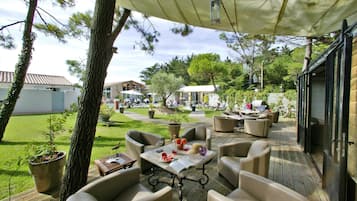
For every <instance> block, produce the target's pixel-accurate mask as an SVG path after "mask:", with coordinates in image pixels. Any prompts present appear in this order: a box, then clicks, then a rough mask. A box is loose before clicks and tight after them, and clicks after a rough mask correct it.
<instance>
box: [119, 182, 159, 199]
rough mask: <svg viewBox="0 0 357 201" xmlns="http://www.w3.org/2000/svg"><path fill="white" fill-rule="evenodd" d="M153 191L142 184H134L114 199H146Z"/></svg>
mask: <svg viewBox="0 0 357 201" xmlns="http://www.w3.org/2000/svg"><path fill="white" fill-rule="evenodd" d="M152 194H153V193H152V192H151V191H150V190H149V189H147V188H146V187H145V186H143V185H141V184H137V185H134V186H132V187H130V188H128V189H127V190H126V191H125V192H123V193H121V194H120V195H119V196H118V197H117V198H116V199H115V200H114V201H129V200H131V201H135V200H136V201H138V200H146V198H148V197H150V196H151V195H152Z"/></svg>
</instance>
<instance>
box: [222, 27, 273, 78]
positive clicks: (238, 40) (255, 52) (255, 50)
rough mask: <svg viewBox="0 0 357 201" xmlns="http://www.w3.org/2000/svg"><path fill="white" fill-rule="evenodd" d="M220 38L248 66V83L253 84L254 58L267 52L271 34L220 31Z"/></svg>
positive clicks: (270, 43) (271, 37)
mask: <svg viewBox="0 0 357 201" xmlns="http://www.w3.org/2000/svg"><path fill="white" fill-rule="evenodd" d="M220 39H221V40H223V41H225V42H226V44H227V47H229V48H231V49H232V50H233V51H235V52H236V53H237V54H238V57H237V59H238V61H240V62H241V63H242V64H243V65H246V66H247V67H248V69H247V70H248V75H249V84H253V76H254V72H255V71H254V67H255V66H256V65H255V58H256V57H257V56H259V55H264V54H266V53H267V52H269V49H270V47H271V45H272V44H273V43H274V41H275V37H274V36H271V35H252V34H245V33H234V34H228V33H221V34H220Z"/></svg>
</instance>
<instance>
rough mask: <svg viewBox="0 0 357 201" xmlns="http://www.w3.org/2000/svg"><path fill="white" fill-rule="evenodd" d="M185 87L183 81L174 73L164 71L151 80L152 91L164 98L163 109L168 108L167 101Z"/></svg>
mask: <svg viewBox="0 0 357 201" xmlns="http://www.w3.org/2000/svg"><path fill="white" fill-rule="evenodd" d="M182 85H183V79H182V78H181V77H176V76H175V75H174V74H172V73H166V72H163V71H160V72H157V73H156V74H155V75H154V76H153V77H152V79H151V86H150V91H152V92H153V93H156V94H157V95H158V96H160V97H161V98H162V102H163V103H162V104H163V107H166V100H167V99H168V98H169V97H170V96H171V95H172V94H174V93H175V92H176V91H177V90H178V89H180V88H181V86H182Z"/></svg>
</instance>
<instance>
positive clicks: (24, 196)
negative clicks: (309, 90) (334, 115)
mask: <svg viewBox="0 0 357 201" xmlns="http://www.w3.org/2000/svg"><path fill="white" fill-rule="evenodd" d="M254 139H256V138H254V137H252V136H250V135H247V134H243V133H239V132H237V133H214V135H213V139H212V149H213V150H216V149H217V146H218V145H219V144H222V143H227V142H232V141H241V140H254ZM263 139H264V140H267V141H268V142H269V144H270V145H271V147H272V153H271V157H270V170H269V178H270V179H272V180H274V181H276V182H279V183H281V184H283V185H285V186H287V187H289V188H292V189H294V190H295V191H297V192H299V193H301V194H302V195H305V196H306V197H308V198H309V199H310V200H311V201H328V198H327V196H326V194H325V192H324V191H323V190H322V189H321V178H320V177H319V175H318V172H317V171H316V169H315V167H314V166H313V164H312V162H311V159H310V158H309V156H308V155H306V154H304V153H303V152H302V151H301V149H300V147H299V146H298V145H297V144H296V126H295V123H294V122H293V121H287V120H283V121H280V122H279V123H277V124H274V125H273V127H272V128H271V131H270V133H269V137H268V138H263ZM207 169H208V171H210V172H209V175H210V182H209V184H208V185H207V187H206V189H203V190H199V189H197V188H196V190H192V189H190V186H189V185H190V184H188V188H187V189H186V192H185V189H184V199H185V200H189V201H190V200H195V201H197V200H202V201H205V200H206V193H207V190H208V189H212V188H213V189H216V190H217V191H219V192H221V193H224V194H226V193H229V191H230V190H231V189H232V187H230V185H229V184H228V183H227V182H226V181H225V179H224V178H222V177H220V176H218V174H217V172H216V161H212V162H211V163H210V164H209V167H208V168H207ZM211 175H212V176H211ZM98 177H99V174H98V172H97V170H96V169H94V168H93V169H91V170H90V172H89V180H93V179H96V178H98ZM211 177H212V178H211ZM141 181H142V182H143V183H147V180H146V176H143V177H142V179H141ZM176 194H177V193H174V200H177V195H176ZM5 200H8V199H4V200H3V201H5ZM11 200H13V201H20V200H21V201H50V200H56V199H55V198H53V197H50V196H48V195H43V194H39V193H37V192H36V191H35V190H34V189H32V190H29V191H26V192H23V193H21V194H18V195H15V196H13V197H12V199H11Z"/></svg>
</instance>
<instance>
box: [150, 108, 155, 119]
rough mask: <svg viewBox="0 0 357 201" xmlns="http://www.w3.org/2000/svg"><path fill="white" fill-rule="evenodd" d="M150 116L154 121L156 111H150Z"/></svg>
mask: <svg viewBox="0 0 357 201" xmlns="http://www.w3.org/2000/svg"><path fill="white" fill-rule="evenodd" d="M148 114H149V118H150V119H153V118H154V115H155V111H154V110H149V111H148Z"/></svg>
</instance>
